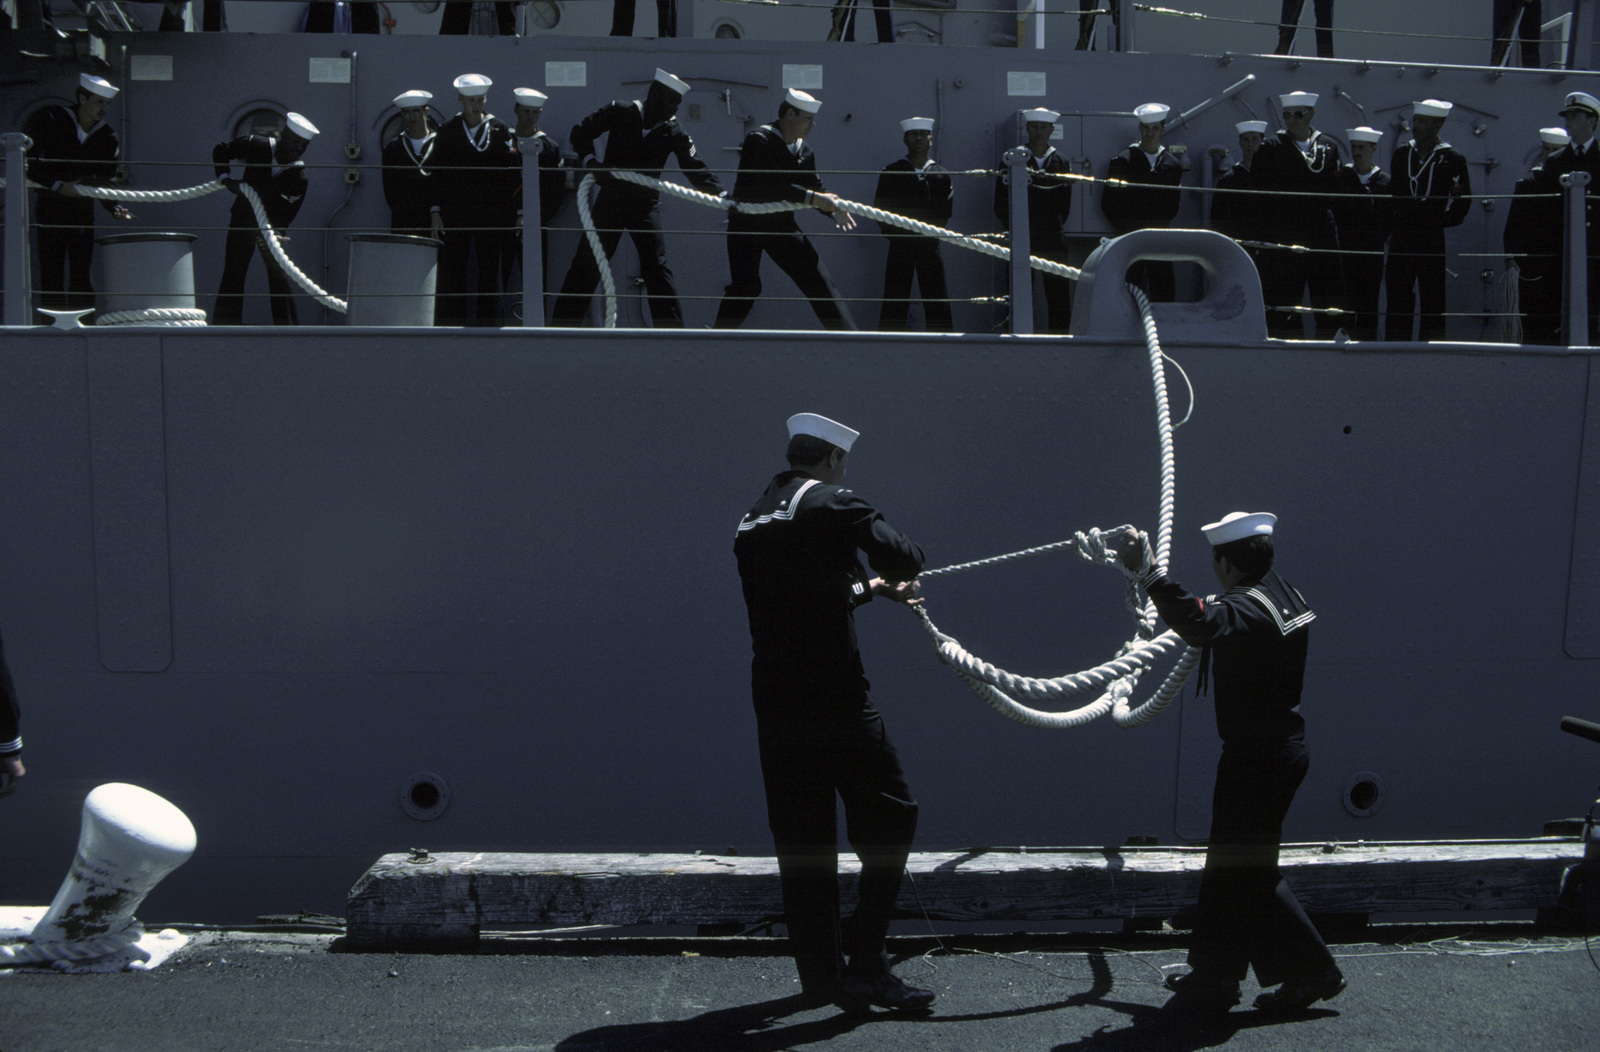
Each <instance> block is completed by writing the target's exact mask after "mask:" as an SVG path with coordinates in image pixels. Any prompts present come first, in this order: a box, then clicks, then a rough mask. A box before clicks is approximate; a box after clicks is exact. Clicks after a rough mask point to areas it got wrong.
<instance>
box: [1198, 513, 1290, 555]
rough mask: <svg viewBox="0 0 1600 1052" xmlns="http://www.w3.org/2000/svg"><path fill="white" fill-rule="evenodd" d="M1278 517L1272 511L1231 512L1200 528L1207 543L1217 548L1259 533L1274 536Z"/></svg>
mask: <svg viewBox="0 0 1600 1052" xmlns="http://www.w3.org/2000/svg"><path fill="white" fill-rule="evenodd" d="M1277 521H1278V517H1277V516H1276V515H1274V514H1272V512H1270V511H1230V512H1228V514H1226V515H1224V516H1223V517H1222V518H1221V519H1220V520H1219V521H1217V522H1213V523H1210V524H1208V525H1205V526H1202V527H1200V532H1202V533H1204V534H1205V535H1206V543H1207V544H1209V545H1211V546H1212V547H1213V548H1215V547H1216V546H1217V545H1219V544H1227V543H1228V542H1229V541H1238V540H1243V539H1244V538H1246V537H1253V536H1255V535H1256V534H1258V533H1262V534H1266V535H1267V536H1268V537H1271V536H1272V524H1273V523H1275V522H1277Z"/></svg>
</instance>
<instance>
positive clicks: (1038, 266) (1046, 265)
mask: <svg viewBox="0 0 1600 1052" xmlns="http://www.w3.org/2000/svg"><path fill="white" fill-rule="evenodd" d="M606 174H607V175H609V176H611V177H612V178H613V179H621V180H623V181H625V182H630V183H636V184H637V185H639V186H647V187H651V188H653V189H657V190H665V191H667V192H668V193H669V194H675V195H677V196H678V197H681V198H683V199H684V200H685V201H692V202H694V203H695V204H701V205H708V206H710V207H712V208H720V209H722V210H724V211H731V210H734V209H737V210H738V211H740V212H743V213H744V214H745V215H769V214H772V213H775V212H803V211H805V210H806V209H808V208H811V207H812V206H811V205H805V204H795V203H794V202H792V201H750V202H739V201H735V200H733V199H732V198H730V197H718V196H716V195H715V194H708V193H705V192H703V191H700V190H695V189H692V188H690V187H687V186H681V185H679V184H678V183H673V182H668V181H667V180H665V179H652V178H651V177H650V176H648V175H644V174H642V173H640V172H630V171H628V170H627V169H623V168H613V169H606ZM594 178H595V177H594V174H593V173H590V174H588V175H585V176H584V177H583V182H581V183H580V184H579V185H578V218H579V219H580V220H582V221H583V231H584V235H585V237H587V238H588V241H589V249H590V251H592V252H593V253H594V259H595V263H596V264H598V265H599V267H600V281H601V284H602V285H603V286H604V288H605V296H606V311H605V327H606V328H608V329H614V328H616V325H617V322H616V317H617V305H616V304H617V296H616V283H615V282H614V281H613V279H612V277H611V264H610V261H609V260H607V259H606V257H605V250H604V249H603V248H602V247H601V245H600V237H599V234H598V233H597V232H596V231H595V227H594V220H593V218H592V217H591V216H590V213H589V202H588V191H587V188H588V187H589V186H590V185H591V184H592V183H593V182H594ZM839 208H840V210H841V211H845V212H849V213H851V214H852V215H858V216H861V217H862V218H864V219H871V220H875V221H877V222H879V223H888V224H889V225H891V226H897V227H901V228H903V229H905V230H910V231H912V232H913V233H917V234H922V235H924V236H925V237H936V238H938V239H939V240H941V241H945V242H948V243H950V244H952V245H955V246H957V247H959V248H968V249H971V250H973V251H974V252H981V253H983V254H984V255H986V256H993V257H994V258H996V259H1003V260H1006V261H1008V262H1009V261H1010V259H1011V250H1010V249H1009V248H1006V247H1005V246H1004V245H997V244H995V243H994V242H992V241H982V240H979V239H978V238H975V237H968V236H967V235H966V234H960V233H957V232H956V231H954V230H947V229H945V228H944V227H942V226H934V225H933V224H932V223H923V222H920V221H918V220H916V219H909V218H907V217H906V216H902V215H896V214H895V213H893V212H885V211H884V210H883V209H881V208H873V207H872V206H871V205H864V204H862V203H861V202H859V201H850V200H846V199H845V198H842V197H841V198H839ZM1028 265H1029V266H1031V267H1032V268H1033V269H1034V270H1040V271H1043V272H1045V273H1046V274H1054V275H1056V276H1057V277H1062V278H1068V279H1070V280H1072V281H1076V280H1078V278H1080V277H1081V276H1082V274H1083V272H1082V271H1081V270H1079V269H1078V268H1077V267H1069V266H1067V265H1065V264H1063V263H1057V262H1055V261H1054V260H1050V259H1042V258H1040V257H1039V256H1029V257H1028Z"/></svg>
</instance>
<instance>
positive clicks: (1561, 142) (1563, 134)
mask: <svg viewBox="0 0 1600 1052" xmlns="http://www.w3.org/2000/svg"><path fill="white" fill-rule="evenodd" d="M1539 141H1540V142H1542V143H1544V144H1545V145H1546V146H1565V145H1566V144H1567V143H1569V142H1571V141H1572V136H1571V135H1568V134H1567V129H1565V128H1540V129H1539Z"/></svg>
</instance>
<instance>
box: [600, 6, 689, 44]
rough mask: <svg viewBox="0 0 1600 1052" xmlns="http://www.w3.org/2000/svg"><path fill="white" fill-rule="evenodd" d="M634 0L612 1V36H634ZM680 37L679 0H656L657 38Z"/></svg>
mask: <svg viewBox="0 0 1600 1052" xmlns="http://www.w3.org/2000/svg"><path fill="white" fill-rule="evenodd" d="M634 6H635V4H634V0H611V35H612V36H614V37H631V36H633V11H634ZM677 35H678V0H656V36H657V37H675V36H677Z"/></svg>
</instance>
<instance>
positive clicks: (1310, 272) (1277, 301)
mask: <svg viewBox="0 0 1600 1052" xmlns="http://www.w3.org/2000/svg"><path fill="white" fill-rule="evenodd" d="M1319 98H1320V96H1318V95H1317V94H1315V93H1314V92H1309V91H1292V92H1290V93H1289V94H1287V95H1280V96H1278V104H1279V106H1281V107H1282V109H1283V127H1282V128H1280V129H1279V130H1278V133H1277V135H1276V136H1274V137H1271V138H1268V139H1267V141H1266V142H1264V143H1262V144H1261V149H1260V150H1259V151H1257V153H1256V166H1255V168H1254V174H1255V183H1256V187H1257V188H1258V189H1261V190H1265V191H1269V192H1271V191H1277V193H1276V194H1274V195H1273V196H1269V197H1265V198H1263V200H1264V201H1265V208H1266V210H1267V212H1268V214H1269V215H1270V217H1271V218H1270V222H1271V229H1272V230H1273V232H1274V236H1273V237H1272V238H1271V240H1273V241H1276V242H1278V243H1280V244H1286V245H1303V246H1305V247H1307V248H1309V249H1312V251H1310V252H1290V251H1287V250H1285V249H1270V250H1267V251H1264V252H1263V253H1262V256H1261V259H1260V263H1261V292H1262V295H1263V296H1265V297H1266V301H1267V307H1268V310H1267V330H1268V331H1269V332H1270V333H1271V334H1272V335H1273V336H1277V337H1280V338H1282V339H1300V338H1301V337H1302V336H1303V335H1304V329H1303V328H1302V322H1301V318H1300V315H1299V314H1297V313H1295V312H1294V311H1293V310H1291V309H1289V308H1294V307H1298V306H1300V304H1301V299H1302V297H1304V296H1307V294H1309V299H1310V303H1311V306H1312V307H1313V308H1315V309H1317V310H1329V309H1332V308H1336V307H1339V306H1341V305H1342V304H1343V301H1344V288H1343V283H1342V281H1341V280H1340V272H1339V261H1338V255H1337V254H1336V253H1335V252H1334V251H1333V250H1334V249H1337V248H1338V247H1339V241H1338V233H1337V230H1336V228H1335V227H1334V224H1333V214H1332V201H1331V200H1330V198H1329V197H1323V196H1316V195H1322V194H1327V195H1332V194H1334V193H1336V192H1337V190H1338V188H1337V182H1338V179H1339V167H1340V164H1341V163H1342V158H1341V156H1340V153H1339V144H1338V143H1336V142H1334V141H1333V139H1331V138H1329V137H1328V136H1326V135H1324V134H1322V133H1321V132H1319V131H1317V130H1316V129H1315V128H1313V127H1312V121H1313V120H1315V119H1316V116H1317V102H1318V100H1319ZM1308 195H1309V196H1308ZM1274 307H1277V308H1282V309H1279V310H1273V309H1271V308H1274ZM1313 317H1314V318H1315V319H1316V335H1318V336H1321V337H1326V338H1331V337H1332V336H1333V335H1334V331H1335V330H1336V329H1337V328H1338V325H1337V323H1335V322H1333V321H1330V320H1328V319H1329V315H1327V314H1316V315H1314V316H1313Z"/></svg>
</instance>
